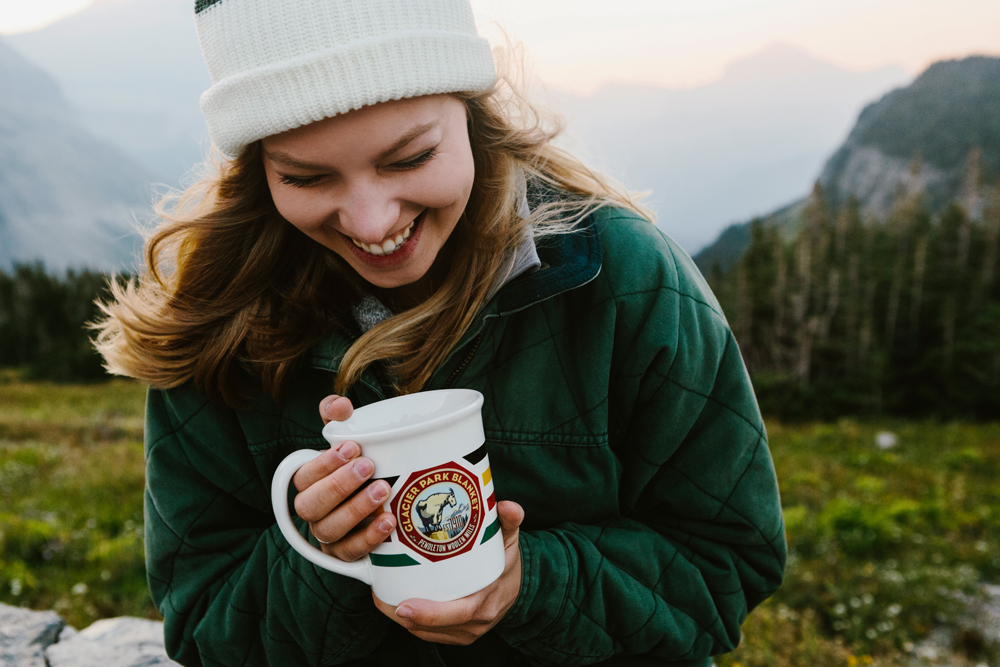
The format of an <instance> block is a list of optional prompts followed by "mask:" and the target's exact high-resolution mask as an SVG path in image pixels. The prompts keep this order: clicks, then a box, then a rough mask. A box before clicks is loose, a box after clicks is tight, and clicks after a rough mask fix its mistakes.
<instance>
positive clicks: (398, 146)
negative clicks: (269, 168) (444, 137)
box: [264, 121, 438, 171]
mask: <svg viewBox="0 0 1000 667" xmlns="http://www.w3.org/2000/svg"><path fill="white" fill-rule="evenodd" d="M437 124H438V122H437V121H432V122H430V123H424V124H423V125H417V126H416V127H413V128H412V129H410V131H409V132H407V133H406V134H404V135H403V136H401V137H400V138H399V139H398V140H397V141H396V143H394V144H393V145H392V146H390V147H389V148H387V149H385V150H384V151H382V152H381V153H379V154H378V157H377V158H376V161H377V162H381V161H383V160H386V159H388V158H390V157H391V156H392V155H393V154H395V153H397V152H398V151H401V150H402V149H404V148H406V146H408V145H409V144H410V142H412V141H414V140H415V139H417V138H418V137H421V136H423V135H424V134H426V133H427V132H430V131H431V130H432V129H434V128H435V127H437ZM264 156H265V157H267V159H269V160H271V161H272V162H277V163H279V164H282V165H284V166H286V167H292V168H293V169H304V170H307V171H329V170H330V167H329V165H324V164H318V163H316V162H305V161H303V160H299V159H297V158H295V157H292V156H291V155H289V154H288V153H286V152H284V151H269V150H266V149H265V150H264Z"/></svg>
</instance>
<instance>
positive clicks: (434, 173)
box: [414, 154, 476, 208]
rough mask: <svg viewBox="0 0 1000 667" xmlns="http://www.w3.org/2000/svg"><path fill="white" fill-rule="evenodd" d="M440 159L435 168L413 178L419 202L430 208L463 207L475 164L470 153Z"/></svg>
mask: <svg viewBox="0 0 1000 667" xmlns="http://www.w3.org/2000/svg"><path fill="white" fill-rule="evenodd" d="M453 157H454V158H455V159H450V160H447V161H444V160H442V161H441V162H440V164H439V165H437V166H436V168H435V169H429V170H427V171H426V172H424V173H422V174H421V175H420V178H418V179H415V183H414V185H415V190H416V191H419V192H420V193H421V196H420V199H419V200H418V201H420V203H422V204H423V205H425V206H430V207H431V208H447V207H449V206H457V205H460V206H462V207H463V208H464V206H465V202H466V201H468V198H469V193H470V192H472V182H473V180H474V179H475V175H476V172H475V166H474V164H473V161H472V155H471V154H470V155H468V156H453Z"/></svg>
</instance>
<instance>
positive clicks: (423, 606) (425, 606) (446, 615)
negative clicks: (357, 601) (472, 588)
mask: <svg viewBox="0 0 1000 667" xmlns="http://www.w3.org/2000/svg"><path fill="white" fill-rule="evenodd" d="M482 602H483V596H482V595H481V594H480V593H473V594H472V595H467V596H465V597H464V598H459V599H458V600H452V601H451V602H431V601H430V600H418V599H413V600H404V601H403V602H400V603H399V606H397V607H396V616H399V617H400V618H404V619H406V620H408V621H410V622H411V623H415V624H417V625H418V626H421V627H424V628H429V629H434V628H437V629H440V628H447V627H451V626H455V625H464V624H465V623H469V622H471V621H473V620H475V613H476V610H477V609H478V608H479V607H480V605H481V604H482Z"/></svg>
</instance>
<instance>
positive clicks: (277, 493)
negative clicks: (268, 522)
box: [271, 449, 373, 586]
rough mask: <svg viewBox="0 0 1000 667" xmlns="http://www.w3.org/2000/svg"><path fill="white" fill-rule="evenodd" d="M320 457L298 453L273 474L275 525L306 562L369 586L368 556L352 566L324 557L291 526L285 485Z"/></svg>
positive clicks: (308, 451)
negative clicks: (309, 463) (299, 471)
mask: <svg viewBox="0 0 1000 667" xmlns="http://www.w3.org/2000/svg"><path fill="white" fill-rule="evenodd" d="M322 453H323V452H322V451H317V450H315V449H300V450H299V451H297V452H292V453H291V454H289V455H288V456H286V457H285V460H284V461H282V462H281V463H280V464H279V465H278V469H277V470H275V471H274V477H273V478H272V479H271V506H272V507H273V508H274V518H275V519H277V521H278V528H280V529H281V534H282V535H284V536H285V539H286V540H288V543H289V544H290V545H291V546H292V548H293V549H295V550H296V551H298V552H299V553H300V554H302V556H303V557H305V558H306V560H308V561H309V562H311V563H313V564H314V565H318V566H319V567H321V568H323V569H325V570H330V571H331V572H336V573H337V574H342V575H344V576H345V577H351V578H353V579H357V580H359V581H363V582H364V583H366V584H368V585H369V586H371V585H372V582H373V580H372V568H371V562H372V561H371V558H369V557H368V555H367V554H365V556H363V557H362V558H360V559H359V560H356V561H354V562H353V563H348V562H346V561H342V560H340V559H339V558H335V557H333V556H331V555H329V554H325V553H323V552H322V551H320V550H319V549H317V548H316V547H314V546H313V545H311V544H309V541H308V540H307V539H306V538H304V537H302V533H300V532H299V531H298V530H296V528H295V524H294V523H292V513H291V510H289V508H288V485H289V483H291V481H292V477H293V476H294V475H295V473H296V472H297V471H298V469H299V468H301V467H302V466H304V465H305V464H306V463H308V462H309V461H312V460H313V459H314V458H316V457H317V456H319V455H320V454H322Z"/></svg>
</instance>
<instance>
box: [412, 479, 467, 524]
mask: <svg viewBox="0 0 1000 667" xmlns="http://www.w3.org/2000/svg"><path fill="white" fill-rule="evenodd" d="M457 504H458V503H457V501H456V500H455V490H454V489H451V488H449V489H448V492H447V493H444V492H442V493H432V494H431V495H429V496H427V497H426V498H424V499H423V500H421V501H420V502H418V503H417V514H419V515H420V520H421V521H423V523H424V532H425V533H428V532H430V531H431V530H433V529H434V526H437V525H439V524H440V523H441V519H442V518H443V517H442V514H443V513H444V508H445V506H449V507H454V506H455V505H457Z"/></svg>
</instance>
